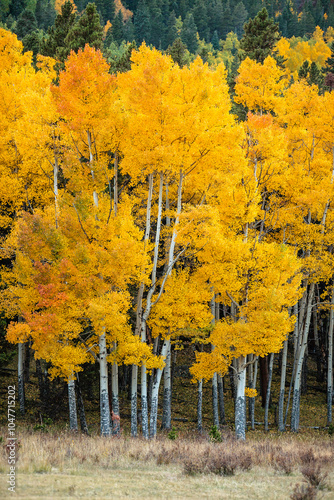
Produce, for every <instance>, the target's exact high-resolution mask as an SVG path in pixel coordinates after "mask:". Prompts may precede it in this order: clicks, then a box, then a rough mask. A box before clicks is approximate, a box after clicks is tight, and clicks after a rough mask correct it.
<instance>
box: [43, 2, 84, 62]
mask: <svg viewBox="0 0 334 500" xmlns="http://www.w3.org/2000/svg"><path fill="white" fill-rule="evenodd" d="M75 20H76V14H75V12H74V7H73V4H72V3H71V2H65V3H64V5H63V6H62V8H61V14H58V15H57V17H56V21H55V24H54V26H52V28H50V29H49V30H48V34H47V35H46V37H45V38H44V39H43V41H42V43H41V54H43V55H44V56H49V57H54V58H55V59H57V60H58V61H60V64H58V69H62V68H63V67H64V65H63V63H64V61H65V59H66V58H67V56H68V55H69V53H70V49H69V47H68V45H67V43H66V42H65V40H66V38H67V35H68V33H69V32H70V30H71V28H72V27H73V26H74V24H75Z"/></svg>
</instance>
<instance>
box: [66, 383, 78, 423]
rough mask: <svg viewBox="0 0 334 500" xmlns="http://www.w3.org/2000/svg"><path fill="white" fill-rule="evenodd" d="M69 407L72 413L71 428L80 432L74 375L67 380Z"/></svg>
mask: <svg viewBox="0 0 334 500" xmlns="http://www.w3.org/2000/svg"><path fill="white" fill-rule="evenodd" d="M67 388H68V407H69V415H70V430H71V431H74V432H78V417H77V402H76V397H75V379H74V377H73V375H72V377H71V378H70V379H69V380H68V382H67Z"/></svg>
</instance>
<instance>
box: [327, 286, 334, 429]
mask: <svg viewBox="0 0 334 500" xmlns="http://www.w3.org/2000/svg"><path fill="white" fill-rule="evenodd" d="M333 329H334V288H333V291H332V299H331V310H330V313H329V327H328V359H327V425H330V424H331V423H332V420H333V417H332V405H333Z"/></svg>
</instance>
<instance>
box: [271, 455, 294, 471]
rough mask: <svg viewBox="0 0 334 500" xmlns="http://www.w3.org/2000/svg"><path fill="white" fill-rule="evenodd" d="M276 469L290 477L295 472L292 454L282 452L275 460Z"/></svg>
mask: <svg viewBox="0 0 334 500" xmlns="http://www.w3.org/2000/svg"><path fill="white" fill-rule="evenodd" d="M274 468H275V469H276V470H278V471H282V472H284V474H286V475H289V474H291V472H292V471H293V460H292V456H291V454H290V453H283V452H281V453H280V454H279V455H277V456H276V457H275V459H274Z"/></svg>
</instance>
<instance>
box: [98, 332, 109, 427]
mask: <svg viewBox="0 0 334 500" xmlns="http://www.w3.org/2000/svg"><path fill="white" fill-rule="evenodd" d="M99 362H100V428H101V436H109V435H110V407H109V396H108V364H107V344H106V333H105V331H103V333H102V335H100V337H99Z"/></svg>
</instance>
